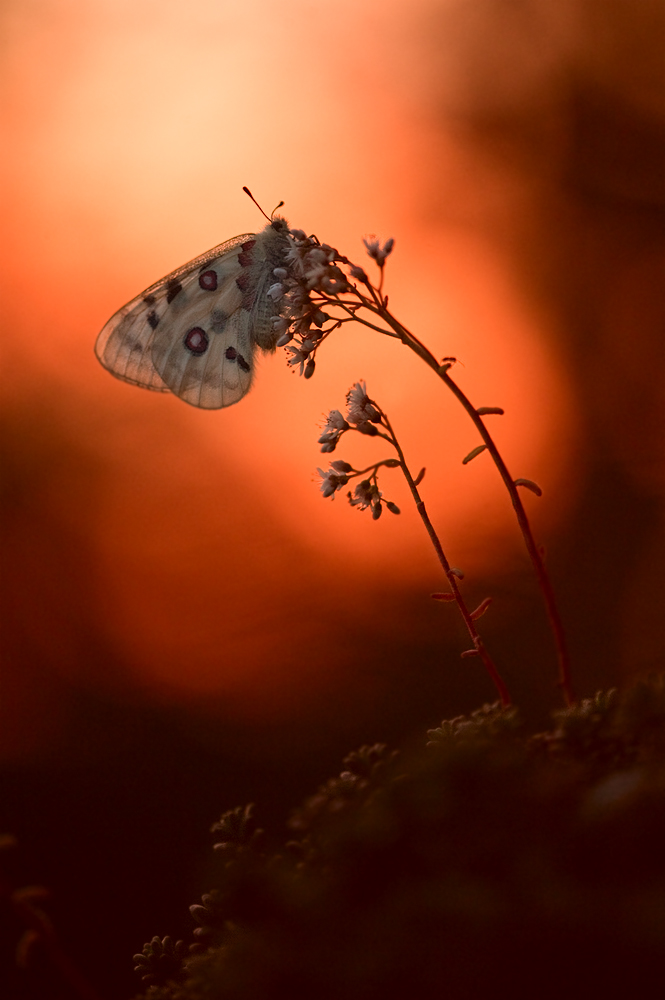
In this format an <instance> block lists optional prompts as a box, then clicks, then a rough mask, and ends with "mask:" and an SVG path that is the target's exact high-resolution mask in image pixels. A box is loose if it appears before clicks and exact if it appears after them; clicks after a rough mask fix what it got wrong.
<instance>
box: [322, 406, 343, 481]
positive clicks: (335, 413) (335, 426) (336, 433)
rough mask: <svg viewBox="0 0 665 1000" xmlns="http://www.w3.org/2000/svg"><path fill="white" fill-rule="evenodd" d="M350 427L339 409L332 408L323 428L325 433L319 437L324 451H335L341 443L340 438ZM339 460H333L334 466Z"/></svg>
mask: <svg viewBox="0 0 665 1000" xmlns="http://www.w3.org/2000/svg"><path fill="white" fill-rule="evenodd" d="M348 429H349V425H348V423H347V422H346V420H345V419H344V417H343V416H342V414H341V413H340V412H339V410H331V411H330V413H329V414H328V422H327V423H326V426H325V427H324V428H323V433H322V434H321V437H320V438H319V441H318V443H319V444H320V445H321V451H322V452H330V451H334V450H335V448H336V447H337V445H338V443H339V439H340V437H341V436H342V434H343V433H344V431H346V430H348ZM338 464H339V463H338V462H333V463H332V465H333V468H334V467H335V466H336V465H338Z"/></svg>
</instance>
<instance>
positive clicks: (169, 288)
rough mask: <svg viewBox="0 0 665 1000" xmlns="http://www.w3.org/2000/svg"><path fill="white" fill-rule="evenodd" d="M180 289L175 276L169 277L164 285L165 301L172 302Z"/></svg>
mask: <svg viewBox="0 0 665 1000" xmlns="http://www.w3.org/2000/svg"><path fill="white" fill-rule="evenodd" d="M181 291H182V285H181V284H180V282H179V281H178V279H177V278H171V279H170V280H169V281H168V282H167V285H166V301H167V302H169V303H170V302H173V300H174V298H175V297H176V295H179V294H180V292H181Z"/></svg>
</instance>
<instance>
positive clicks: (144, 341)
mask: <svg viewBox="0 0 665 1000" xmlns="http://www.w3.org/2000/svg"><path fill="white" fill-rule="evenodd" d="M290 246H291V242H290V236H289V225H288V223H287V221H286V219H283V218H282V217H281V216H273V218H271V219H270V221H269V222H268V225H267V226H266V227H265V228H264V229H263V230H262V231H261V232H260V233H256V234H252V233H248V234H245V235H244V236H235V237H234V238H233V239H231V240H227V241H226V243H220V244H219V246H216V247H213V248H212V250H208V252H207V253H204V254H201V256H200V257H196V258H195V259H194V260H191V261H190V262H189V263H188V264H184V265H183V266H182V267H179V268H177V269H176V270H175V271H173V272H172V273H171V274H168V275H167V276H166V277H165V278H162V279H161V281H157V282H155V284H154V285H151V286H150V287H149V288H146V290H145V291H144V292H142V293H141V294H140V295H137V296H136V298H135V299H132V301H131V302H128V303H127V305H126V306H123V308H122V309H120V310H119V311H118V312H117V313H115V315H114V316H112V317H111V319H110V320H109V321H108V323H107V324H106V325H105V327H104V329H103V330H102V331H101V333H100V334H99V336H98V338H97V343H96V344H95V354H96V355H97V358H98V359H99V361H100V362H101V363H102V365H103V366H104V368H106V369H107V370H108V371H110V372H111V374H112V375H115V376H116V378H119V379H122V380H123V381H125V382H130V383H131V384H132V385H138V386H142V387H143V388H144V389H153V390H155V391H157V392H173V393H175V395H176V396H178V397H179V398H180V399H182V400H184V402H185V403H191V405H192V406H198V407H200V408H201V409H205V410H216V409H220V408H221V407H223V406H231V404H232V403H237V402H238V401H239V400H240V399H242V398H243V396H245V395H246V394H247V393H248V392H249V390H250V388H251V385H252V378H253V376H254V368H255V363H256V352H257V348H261V350H263V351H274V350H275V346H276V342H277V340H278V338H279V336H280V334H279V332H278V331H277V330H276V329H275V328H274V319H275V317H277V316H278V315H279V304H278V303H276V302H275V301H274V300H273V298H272V296H271V295H269V294H268V292H269V290H270V288H271V287H272V286H273V285H274V284H275V283H276V281H277V278H276V277H275V276H274V275H273V271H274V270H275V268H283V267H284V266H285V264H286V254H287V252H288V250H289V248H290Z"/></svg>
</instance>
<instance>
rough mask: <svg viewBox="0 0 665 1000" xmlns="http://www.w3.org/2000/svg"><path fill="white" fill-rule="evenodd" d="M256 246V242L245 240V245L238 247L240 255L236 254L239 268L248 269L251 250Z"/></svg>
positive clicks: (250, 260) (251, 260) (251, 259)
mask: <svg viewBox="0 0 665 1000" xmlns="http://www.w3.org/2000/svg"><path fill="white" fill-rule="evenodd" d="M255 246H256V240H247V242H246V243H242V244H241V246H240V253H239V254H238V263H239V264H240V266H241V267H249V265H250V264H251V263H252V262H253V254H252V250H253V249H254V247H255Z"/></svg>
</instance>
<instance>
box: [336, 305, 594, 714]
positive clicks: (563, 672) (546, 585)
mask: <svg viewBox="0 0 665 1000" xmlns="http://www.w3.org/2000/svg"><path fill="white" fill-rule="evenodd" d="M363 299H364V303H365V307H366V308H367V309H369V310H370V311H371V312H373V313H375V314H376V315H378V316H380V317H381V319H382V320H383V321H384V322H385V323H387V324H388V325H389V326H390V327H391V328H392V329H393V330H394V331H395V333H396V334H397V336H398V337H399V338H400V340H401V341H402V343H403V344H405V345H406V346H407V347H410V348H411V350H412V351H414V352H415V353H416V354H417V355H418V357H420V358H422V360H423V361H424V362H425V363H426V364H427V365H429V367H430V368H432V369H433V370H434V372H436V374H437V375H438V376H439V378H440V379H441V380H442V381H443V382H444V383H445V385H446V386H447V387H448V389H450V391H451V392H452V393H453V395H454V396H455V398H456V399H457V400H458V402H459V403H461V405H462V406H463V407H464V409H465V410H466V412H467V413H468V415H469V417H470V418H471V420H472V421H473V423H474V425H475V427H476V429H477V431H478V433H479V434H480V436H481V438H482V439H483V442H484V444H485V446H486V448H487V450H488V452H489V453H490V455H491V456H492V461H493V462H494V464H495V465H496V467H497V469H498V471H499V475H500V476H501V478H502V480H503V482H504V485H505V487H506V489H507V490H508V494H509V496H510V500H511V503H512V505H513V509H514V511H515V515H516V517H517V523H518V524H519V527H520V531H521V532H522V537H523V538H524V543H525V545H526V548H527V552H528V553H529V557H530V559H531V563H532V565H533V568H534V572H535V574H536V580H537V582H538V586H539V587H540V591H541V593H542V595H543V600H544V602H545V608H546V611H547V617H548V620H549V623H550V628H551V630H552V634H553V637H554V643H555V646H556V651H557V660H558V670H559V682H558V683H559V687H560V688H561V691H562V693H563V696H564V699H565V702H566V704H567V705H568V706H570V705H573V704H574V703H575V695H574V693H573V687H572V681H571V673H570V656H569V653H568V645H567V642H566V636H565V633H564V629H563V623H562V621H561V616H560V614H559V609H558V607H557V603H556V598H555V595H554V589H553V587H552V583H551V581H550V578H549V576H548V573H547V570H546V568H545V563H544V562H543V558H542V555H541V553H540V551H539V549H538V546H537V545H536V541H535V539H534V537H533V532H532V531H531V526H530V524H529V519H528V517H527V514H526V511H525V509H524V505H523V503H522V500H521V497H520V495H519V492H518V488H517V486H516V485H515V482H514V481H513V478H512V476H511V475H510V473H509V471H508V468H507V466H506V463H505V462H504V461H503V458H502V457H501V455H500V453H499V449H498V448H497V446H496V444H495V443H494V440H493V438H492V436H491V434H490V432H489V431H488V430H487V427H486V426H485V423H484V421H483V419H482V417H481V416H480V415H479V414H478V412H477V410H476V408H475V407H474V406H473V404H472V403H471V401H470V400H469V398H468V396H466V394H465V393H464V392H463V391H462V390H461V389H460V387H459V386H458V385H457V383H456V382H455V381H454V380H453V379H452V378H451V377H450V375H449V374H448V370H449V368H450V364H443V365H440V364H439V362H438V361H437V359H436V358H435V357H434V355H433V354H432V352H431V351H430V350H428V348H427V347H425V345H424V344H422V343H421V342H420V341H419V340H418V338H417V337H415V336H414V335H413V334H412V333H411V331H410V330H407V328H406V327H405V326H402V324H401V323H400V322H399V321H398V320H396V319H395V317H394V316H392V315H391V314H390V313H389V312H388V310H387V309H386V308H385V305H383V304H375V303H376V296H374V299H375V303H372V302H370V300H368V299H366V298H365V297H364V296H363ZM356 318H358V317H356ZM359 322H361V323H362V322H364V321H363V320H362V319H359Z"/></svg>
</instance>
